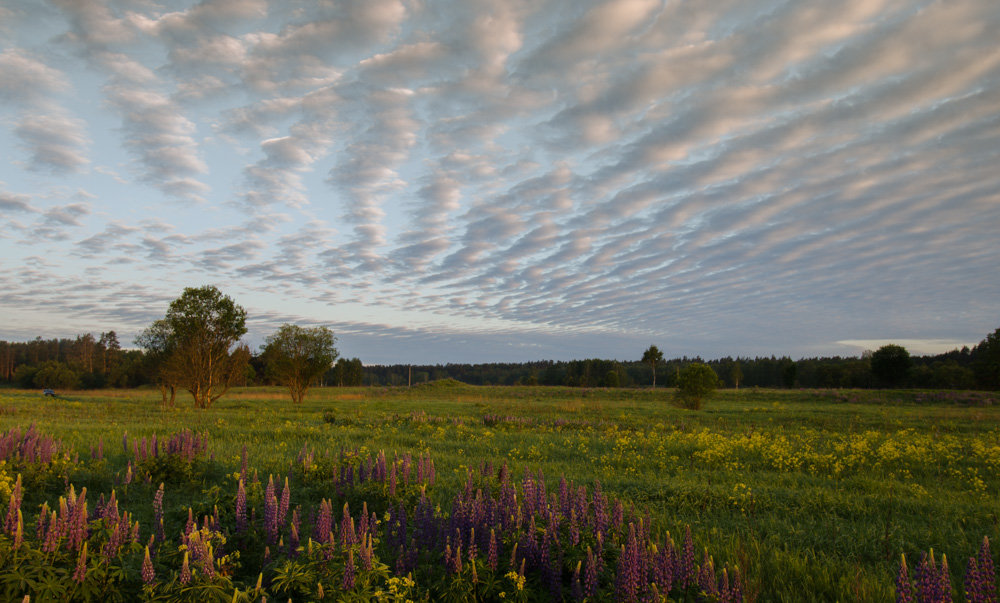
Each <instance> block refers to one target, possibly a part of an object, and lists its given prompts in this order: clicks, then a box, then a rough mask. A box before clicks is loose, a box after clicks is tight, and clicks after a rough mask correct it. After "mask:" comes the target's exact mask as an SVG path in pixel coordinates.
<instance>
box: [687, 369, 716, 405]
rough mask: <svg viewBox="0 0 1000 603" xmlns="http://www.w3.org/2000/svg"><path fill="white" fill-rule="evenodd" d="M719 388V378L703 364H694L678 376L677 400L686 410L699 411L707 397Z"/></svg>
mask: <svg viewBox="0 0 1000 603" xmlns="http://www.w3.org/2000/svg"><path fill="white" fill-rule="evenodd" d="M718 386H719V376H718V375H716V374H715V371H713V370H712V367H710V366H708V365H707V364H705V363H703V362H692V363H691V364H689V365H687V366H686V367H684V368H682V369H681V371H680V373H679V374H678V376H677V398H678V402H679V404H680V405H681V406H683V407H684V408H689V409H691V410H698V409H699V408H701V405H702V404H703V403H704V400H705V396H707V395H709V394H711V393H712V392H714V391H715V388H716V387H718Z"/></svg>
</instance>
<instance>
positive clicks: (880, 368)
mask: <svg viewBox="0 0 1000 603" xmlns="http://www.w3.org/2000/svg"><path fill="white" fill-rule="evenodd" d="M871 363H872V375H873V376H874V377H875V378H876V379H878V381H879V383H881V384H883V385H887V386H890V387H894V386H897V385H899V384H901V383H902V382H903V381H904V380H905V379H906V377H907V375H909V374H910V368H912V366H913V360H912V359H911V358H910V353H909V352H908V351H906V348H904V347H903V346H901V345H896V344H892V343H890V344H888V345H884V346H882V347H880V348H879V349H877V350H875V352H874V353H872V357H871Z"/></svg>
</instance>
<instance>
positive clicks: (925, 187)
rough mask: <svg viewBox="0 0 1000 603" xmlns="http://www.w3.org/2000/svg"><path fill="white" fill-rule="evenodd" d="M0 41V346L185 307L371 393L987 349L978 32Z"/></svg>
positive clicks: (256, 34) (717, 11)
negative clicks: (490, 377)
mask: <svg viewBox="0 0 1000 603" xmlns="http://www.w3.org/2000/svg"><path fill="white" fill-rule="evenodd" d="M0 17H2V18H0V21H3V23H4V24H3V25H2V31H4V42H3V44H2V46H0V127H2V128H4V129H5V130H6V131H7V133H8V134H9V135H8V136H6V137H3V138H2V139H0V148H2V150H3V151H4V155H5V157H7V158H8V159H7V161H6V162H5V163H3V164H2V166H0V181H2V185H0V209H2V213H3V217H2V218H0V220H2V221H3V223H4V225H5V231H6V232H7V233H10V234H6V235H4V236H3V237H0V249H2V250H3V254H2V257H3V259H2V263H3V266H4V267H5V269H4V270H3V271H0V288H2V289H3V290H4V292H5V293H4V295H3V296H2V297H0V307H2V308H3V310H4V313H5V315H10V316H13V317H15V322H17V324H18V325H19V326H18V329H19V330H18V331H14V330H8V331H3V332H0V337H15V336H17V337H20V336H33V335H35V334H47V335H69V334H73V333H76V332H78V331H85V330H99V329H107V328H116V329H118V330H120V331H122V332H124V333H126V334H127V333H134V332H136V331H138V330H139V329H141V328H143V327H144V326H146V324H148V321H150V320H152V319H155V318H156V317H158V315H162V311H163V309H164V308H165V305H166V303H167V302H168V301H169V300H170V299H172V298H173V297H175V296H176V295H177V294H178V293H179V291H180V289H181V288H182V287H184V286H192V285H199V284H204V283H214V284H217V285H219V286H221V287H222V288H224V289H225V290H227V292H230V293H231V294H233V295H234V296H235V297H237V299H238V300H239V301H240V302H241V303H243V304H244V305H246V306H247V307H248V309H250V311H251V315H253V316H256V318H255V319H254V321H253V333H252V337H254V338H257V339H262V338H263V336H264V335H266V334H267V333H268V332H269V330H270V329H273V328H275V327H276V326H278V325H280V324H281V323H282V322H302V323H304V324H329V325H332V326H333V327H334V328H335V329H337V330H338V333H339V334H340V338H341V346H342V347H343V348H344V349H343V351H344V352H345V353H346V354H348V355H361V356H362V357H363V358H364V359H368V360H371V361H380V362H392V361H408V360H412V359H413V358H414V357H415V356H419V357H420V358H421V359H422V360H425V361H449V360H492V359H504V360H515V359H529V358H541V357H553V358H571V357H583V356H608V357H619V358H632V357H636V356H637V355H638V354H639V353H640V352H641V350H642V349H643V348H644V347H645V346H647V345H649V344H650V343H656V344H657V345H659V346H660V347H661V348H663V349H665V350H666V351H667V352H668V354H688V355H694V354H700V355H705V356H712V355H719V354H768V355H769V354H772V353H773V354H790V355H811V354H835V353H848V354H853V353H857V351H858V350H859V349H860V348H861V347H864V345H866V342H867V343H871V345H876V344H877V343H878V342H881V341H888V340H894V339H895V340H908V341H910V342H911V343H913V345H914V347H915V349H916V348H920V346H924V345H925V344H926V342H941V341H946V342H948V344H949V345H950V344H952V343H954V344H956V345H958V344H960V343H973V342H975V341H977V340H978V339H980V338H981V337H982V336H983V334H984V333H986V332H989V331H991V330H992V329H994V328H996V326H997V324H996V322H997V319H998V316H997V314H996V307H995V302H994V301H993V300H995V299H997V297H998V295H1000V282H998V280H997V279H996V277H995V271H996V266H997V265H998V263H1000V246H998V245H996V244H995V242H994V241H995V231H996V228H997V226H1000V173H998V172H997V170H996V169H995V166H996V165H997V160H998V159H1000V110H998V109H1000V47H998V46H997V44H996V42H995V33H994V32H995V31H997V30H998V29H1000V5H997V3H996V2H993V1H992V0H958V1H955V2H938V1H932V0H903V1H889V0H884V1H883V0H849V1H847V2H841V3H828V2H819V1H804V2H781V1H765V0H760V1H754V2H742V1H736V0H722V1H720V2H711V3H709V2H703V3H694V4H692V3H681V2H664V1H661V0H607V1H592V0H588V1H573V2H570V1H565V0H560V1H549V2H522V1H511V2H500V3H495V2H486V1H480V0H475V1H471V2H454V1H451V2H444V1H434V0H431V1H428V2H422V3H417V2H406V1H401V0H377V1H374V2H372V1H360V0H358V1H354V0H352V1H348V2H338V3H314V2H306V1H305V0H294V1H291V2H276V1H265V0H203V1H200V2H194V1H183V0H178V1H176V2H170V3H168V4H167V5H163V6H160V5H154V4H141V3H134V2H127V1H125V0H111V1H110V2H96V1H92V0H86V1H72V2H71V1H69V0H58V1H55V2H53V3H52V4H51V5H45V6H44V7H40V6H37V5H33V4H32V3H26V2H12V3H10V4H6V5H5V6H4V7H3V8H2V10H0ZM74 191H86V195H84V197H85V198H84V199H81V198H80V196H79V193H76V192H74ZM39 258H45V259H44V261H41V260H40V259H39ZM39 283H45V286H46V288H47V290H48V291H50V292H51V295H49V296H48V299H47V300H45V301H44V302H39V301H37V300H34V299H33V298H32V296H31V291H32V288H33V287H37V286H38V285H39ZM70 300H71V301H70ZM927 345H931V344H927ZM928 349H929V348H928Z"/></svg>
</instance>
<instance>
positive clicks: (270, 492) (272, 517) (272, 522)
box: [264, 475, 278, 544]
mask: <svg viewBox="0 0 1000 603" xmlns="http://www.w3.org/2000/svg"><path fill="white" fill-rule="evenodd" d="M264 529H265V530H266V531H267V542H268V544H274V543H275V542H277V540H278V498H277V496H275V494H274V477H273V476H271V475H268V476H267V488H266V489H265V491H264Z"/></svg>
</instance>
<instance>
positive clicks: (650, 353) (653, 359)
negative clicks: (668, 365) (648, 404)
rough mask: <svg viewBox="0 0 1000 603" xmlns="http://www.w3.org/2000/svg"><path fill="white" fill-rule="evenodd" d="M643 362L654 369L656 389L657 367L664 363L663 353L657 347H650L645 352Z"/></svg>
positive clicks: (654, 385)
mask: <svg viewBox="0 0 1000 603" xmlns="http://www.w3.org/2000/svg"><path fill="white" fill-rule="evenodd" d="M642 361H643V362H645V363H646V364H648V365H649V366H651V367H652V368H653V387H654V388H655V387H656V365H657V364H659V363H661V362H663V352H661V351H660V348H658V347H656V346H655V345H651V346H649V348H648V349H647V350H646V351H645V352H643V354H642Z"/></svg>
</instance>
